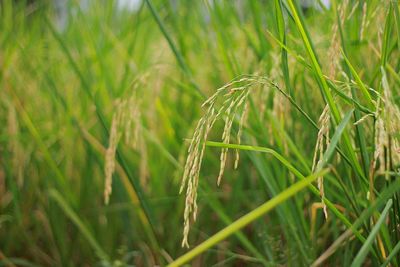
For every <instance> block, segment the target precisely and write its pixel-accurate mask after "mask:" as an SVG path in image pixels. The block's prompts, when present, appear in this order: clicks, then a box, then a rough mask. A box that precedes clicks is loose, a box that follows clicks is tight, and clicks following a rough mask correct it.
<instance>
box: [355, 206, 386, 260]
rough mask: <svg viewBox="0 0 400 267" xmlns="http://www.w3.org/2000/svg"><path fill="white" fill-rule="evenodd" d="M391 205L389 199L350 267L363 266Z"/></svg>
mask: <svg viewBox="0 0 400 267" xmlns="http://www.w3.org/2000/svg"><path fill="white" fill-rule="evenodd" d="M392 204H393V201H392V200H391V199H389V201H388V202H387V204H386V207H385V209H384V210H383V211H382V214H381V216H380V217H379V219H378V221H377V222H376V224H375V226H374V228H372V231H371V233H370V235H369V236H368V238H367V240H366V241H365V243H364V245H363V246H362V247H361V249H360V251H359V252H358V254H357V256H356V257H355V259H354V261H353V263H352V264H351V267H359V266H361V265H362V264H363V262H364V260H365V257H366V256H367V255H368V252H369V250H370V249H371V247H372V245H373V242H374V240H375V237H376V235H377V234H378V233H379V229H380V227H381V225H382V224H383V223H384V221H385V219H386V216H387V215H388V213H389V209H390V208H391V207H392Z"/></svg>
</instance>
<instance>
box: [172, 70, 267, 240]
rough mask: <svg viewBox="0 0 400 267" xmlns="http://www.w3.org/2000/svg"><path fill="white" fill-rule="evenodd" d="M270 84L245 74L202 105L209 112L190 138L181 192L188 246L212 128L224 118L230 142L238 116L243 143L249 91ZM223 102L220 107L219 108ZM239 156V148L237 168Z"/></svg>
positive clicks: (224, 157) (223, 153) (222, 167)
mask: <svg viewBox="0 0 400 267" xmlns="http://www.w3.org/2000/svg"><path fill="white" fill-rule="evenodd" d="M268 84H271V81H270V80H269V79H267V78H264V77H262V76H243V77H241V78H238V79H235V80H233V81H231V82H230V83H228V84H226V85H224V86H223V87H221V88H219V89H218V90H217V91H216V92H215V94H213V95H212V96H211V97H210V98H208V99H207V100H206V101H205V102H204V103H203V105H202V107H207V110H206V113H205V114H204V115H203V116H202V117H201V118H200V120H199V122H198V123H197V126H196V128H195V131H194V133H193V137H192V139H191V142H190V145H189V149H188V155H187V158H186V163H185V167H184V173H183V177H182V183H181V188H180V193H182V192H183V190H184V189H185V188H186V199H185V211H184V229H183V240H182V246H186V247H189V243H188V235H189V230H190V217H191V216H192V218H193V220H194V221H196V216H197V188H198V184H199V175H200V169H201V164H202V160H203V156H204V151H205V146H206V141H207V140H208V136H209V134H210V131H211V129H212V127H213V126H214V124H215V122H216V121H217V120H218V119H221V118H222V119H223V121H224V129H223V132H222V142H223V143H224V144H229V142H230V139H231V130H232V125H233V122H234V120H235V119H236V117H239V118H240V119H239V131H238V133H237V136H236V137H237V142H238V143H240V137H241V134H242V127H243V124H244V123H245V119H246V116H247V112H248V111H247V110H248V107H247V102H248V97H249V94H250V90H251V89H252V88H254V87H255V86H257V85H260V86H264V85H268ZM219 103H221V106H220V107H217V106H218V104H219ZM227 156H228V148H222V149H221V154H220V170H219V173H218V177H217V185H219V184H220V182H221V180H222V176H223V174H224V170H225V166H226V161H227ZM238 161H239V156H238V151H236V159H235V167H237V166H238Z"/></svg>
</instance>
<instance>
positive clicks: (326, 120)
mask: <svg viewBox="0 0 400 267" xmlns="http://www.w3.org/2000/svg"><path fill="white" fill-rule="evenodd" d="M330 120H331V116H330V113H329V106H328V105H325V107H324V109H323V111H322V113H321V116H320V117H319V120H318V124H319V127H320V129H319V131H318V136H317V142H316V144H315V150H314V156H313V165H312V171H313V172H315V171H316V170H317V169H318V166H319V165H321V164H322V159H323V156H324V151H325V150H326V148H327V147H328V146H329V144H330V139H329V129H330ZM318 189H319V192H320V196H321V201H322V204H323V211H324V215H325V219H327V218H328V210H327V207H326V204H325V201H324V199H325V190H324V177H322V176H321V177H318Z"/></svg>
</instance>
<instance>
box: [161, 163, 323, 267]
mask: <svg viewBox="0 0 400 267" xmlns="http://www.w3.org/2000/svg"><path fill="white" fill-rule="evenodd" d="M326 173H327V170H323V171H321V172H319V173H316V174H313V175H310V176H309V177H307V178H306V179H304V180H301V181H299V182H297V183H295V184H294V185H292V186H291V187H289V188H288V189H286V190H285V191H283V192H282V193H280V194H279V195H277V196H276V197H274V198H272V199H271V200H268V201H267V202H265V203H264V204H262V205H261V206H259V207H258V208H256V209H254V210H253V211H251V212H249V213H247V214H246V215H244V216H243V217H241V218H240V219H238V220H236V221H235V222H233V223H232V224H230V225H229V226H227V227H226V228H224V229H222V230H221V231H219V232H218V233H216V234H215V235H213V236H212V237H210V238H209V239H207V240H206V241H204V242H203V243H201V244H200V245H198V246H197V247H195V248H194V249H192V250H191V251H189V252H188V253H186V254H184V255H183V256H181V257H179V258H178V259H176V260H175V261H174V262H172V263H170V264H169V265H168V266H169V267H177V266H182V265H183V264H185V263H186V262H188V261H190V260H191V259H193V258H194V257H196V256H198V255H200V254H201V253H203V252H204V251H206V250H207V249H209V248H211V247H213V246H215V245H216V244H218V243H219V242H221V241H222V240H224V239H225V238H227V237H229V236H230V235H232V234H234V233H236V232H237V231H238V230H240V229H242V228H243V227H245V226H246V225H248V224H249V223H251V222H253V221H255V220H256V219H258V218H259V217H261V216H263V215H265V214H267V213H268V212H269V211H271V210H272V209H273V208H275V207H276V206H278V205H279V204H281V203H282V202H284V201H286V200H287V199H289V198H290V197H292V196H294V195H295V194H296V193H297V192H299V191H301V190H302V189H304V188H305V187H307V186H308V185H309V184H310V183H311V182H313V181H314V180H315V179H317V178H318V177H319V176H321V175H324V174H326Z"/></svg>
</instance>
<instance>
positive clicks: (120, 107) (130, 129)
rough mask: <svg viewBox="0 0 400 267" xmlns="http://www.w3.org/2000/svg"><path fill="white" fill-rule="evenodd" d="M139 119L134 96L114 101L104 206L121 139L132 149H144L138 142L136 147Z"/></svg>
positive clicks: (136, 100) (106, 164)
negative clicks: (114, 108) (114, 109)
mask: <svg viewBox="0 0 400 267" xmlns="http://www.w3.org/2000/svg"><path fill="white" fill-rule="evenodd" d="M140 119H141V112H140V108H139V101H138V99H137V96H136V94H133V95H132V96H131V97H129V98H128V99H123V100H121V99H118V100H117V101H116V111H115V113H114V114H113V118H112V122H111V128H110V136H109V140H108V147H107V151H106V154H105V164H104V173H105V184H104V201H105V203H106V204H108V203H109V199H110V195H111V193H112V176H113V173H114V171H115V154H116V151H117V146H118V143H119V142H120V139H121V137H122V136H124V137H125V138H124V139H125V143H126V144H127V145H129V146H130V147H132V148H133V149H137V148H138V147H139V148H141V149H142V151H144V149H145V146H144V145H143V144H142V143H143V142H140V146H139V145H138V144H139V138H140V133H141V123H140ZM144 159H145V158H144ZM142 164H143V163H141V170H142V169H143V168H144V167H143V166H142ZM141 172H143V171H141Z"/></svg>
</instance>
